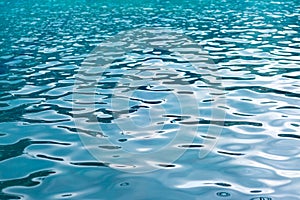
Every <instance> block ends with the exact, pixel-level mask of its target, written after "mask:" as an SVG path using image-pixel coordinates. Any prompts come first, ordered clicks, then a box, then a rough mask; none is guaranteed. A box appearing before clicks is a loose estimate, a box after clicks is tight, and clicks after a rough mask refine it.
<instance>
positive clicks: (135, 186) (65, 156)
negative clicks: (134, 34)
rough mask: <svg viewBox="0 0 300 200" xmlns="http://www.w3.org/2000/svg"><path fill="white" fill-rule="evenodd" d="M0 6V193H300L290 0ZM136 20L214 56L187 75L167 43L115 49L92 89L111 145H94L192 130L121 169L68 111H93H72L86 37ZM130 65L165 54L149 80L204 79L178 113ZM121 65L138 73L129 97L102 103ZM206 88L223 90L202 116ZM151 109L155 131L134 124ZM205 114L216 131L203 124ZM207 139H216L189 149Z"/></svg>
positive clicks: (134, 142) (297, 49)
mask: <svg viewBox="0 0 300 200" xmlns="http://www.w3.org/2000/svg"><path fill="white" fill-rule="evenodd" d="M0 19H1V20H0V27H1V28H0V199H3V200H4V199H45V200H46V199H51V200H52V199H103V200H111V199H164V200H167V199H170V200H171V199H172V200H174V199H191V200H192V199H197V200H198V199H201V200H202V199H205V200H206V199H220V200H221V199H224V200H225V199H233V200H240V199H246V200H250V199H252V200H258V199H265V200H266V199H268V200H270V199H284V200H296V199H300V190H299V185H300V168H299V166H300V129H299V127H300V104H299V102H300V101H299V100H300V24H299V19H300V2H299V1H298V0H286V1H284V0H270V1H269V0H268V1H267V0H235V1H233V0H222V1H221V0H220V1H219V0H199V1H196V0H190V1H177V0H170V1H163V0H152V1H150V0H145V1H140V2H139V1H137V0H128V1H118V0H107V1H100V0H72V1H70V0H44V1H37V0H20V1H17V0H0ZM146 27H148V28H155V27H156V28H166V29H171V30H175V31H178V32H180V33H182V34H183V35H186V36H187V37H189V38H191V39H193V40H194V41H195V42H197V43H199V44H200V45H201V46H202V48H203V51H205V52H206V53H207V54H208V55H209V57H210V59H211V60H212V61H213V63H214V64H215V65H214V67H213V68H210V67H208V68H204V69H203V74H199V73H198V74H197V73H192V72H190V73H189V72H188V70H186V71H185V70H184V69H188V67H189V66H188V63H186V62H182V61H180V60H178V59H172V56H173V55H172V53H171V52H167V51H162V50H155V49H148V50H147V49H145V50H143V49H142V50H141V51H137V52H133V54H132V55H127V57H126V58H120V57H117V56H116V61H115V63H113V64H112V65H111V66H110V68H109V69H108V70H107V72H106V75H105V76H104V80H102V81H103V82H102V83H99V85H98V87H97V88H98V89H97V91H96V93H95V94H96V95H99V99H98V101H97V103H96V109H98V110H96V111H97V112H96V113H97V116H98V118H97V119H98V123H99V124H101V125H102V129H103V130H105V133H106V137H108V138H109V139H110V140H111V141H112V143H113V144H115V146H100V148H101V149H103V151H114V149H118V148H120V149H125V150H126V151H129V152H135V153H140V151H142V152H144V151H146V152H147V151H155V150H158V149H159V148H161V146H164V145H168V144H169V141H170V140H172V138H173V137H174V130H177V129H178V127H180V126H184V125H192V126H196V127H197V128H198V133H197V136H196V137H195V139H194V141H193V142H192V143H189V144H186V143H183V144H182V145H181V146H180V147H178V148H184V149H186V151H185V153H184V154H183V155H182V156H180V157H179V158H178V159H177V160H175V161H174V162H172V163H155V164H154V166H155V168H157V169H158V170H154V171H151V172H147V173H131V172H124V171H122V170H118V166H117V167H115V168H113V167H111V166H110V163H107V162H105V160H103V161H102V160H99V159H97V158H95V156H93V155H92V154H90V152H89V151H88V150H87V148H86V146H85V145H84V144H83V142H82V138H81V136H83V137H90V138H93V137H94V138H96V137H101V136H103V135H102V134H103V133H102V132H99V131H98V132H97V131H95V130H88V129H80V128H78V126H76V124H75V122H74V114H78V112H85V113H88V112H91V113H93V112H94V110H92V111H90V110H88V109H86V110H81V109H78V110H74V107H73V106H74V105H75V104H80V105H84V106H85V107H87V108H90V107H89V101H88V99H82V100H80V101H74V98H73V91H74V84H75V80H76V79H77V80H80V78H82V79H84V76H83V77H81V76H78V73H80V70H81V69H82V68H81V67H82V66H83V64H82V63H83V61H84V60H85V59H86V58H87V57H89V56H90V53H91V52H92V51H93V49H94V48H95V47H97V46H98V45H99V44H101V43H102V42H104V41H105V40H107V39H109V38H112V37H114V36H115V35H116V34H118V33H120V32H121V31H130V30H132V29H139V28H146ZM125 39H126V38H125ZM186 50H187V51H189V49H186ZM112 55H113V54H112ZM141 65H146V66H161V65H164V66H170V68H171V67H172V69H173V71H172V70H170V71H164V72H161V73H160V74H156V75H157V76H159V77H160V78H159V79H156V80H162V79H163V80H164V81H167V82H163V83H164V84H166V85H167V84H170V81H171V82H172V81H173V82H172V83H175V82H176V83H177V84H179V85H180V84H185V85H187V86H190V87H191V88H197V89H198V90H199V92H202V95H200V96H199V97H197V99H198V100H199V102H198V103H199V108H195V109H199V113H200V117H198V118H195V119H193V120H191V121H189V119H186V118H185V116H181V115H180V110H178V107H176V106H173V105H174V104H176V103H178V101H177V100H176V97H174V94H169V93H168V92H169V91H168V90H167V86H164V87H162V85H160V87H159V84H158V85H143V81H144V79H145V77H148V78H149V77H152V74H151V73H150V72H148V71H144V72H143V73H140V74H139V73H137V74H138V75H136V74H134V75H132V74H126V71H127V70H128V69H131V70H133V69H132V66H136V67H137V68H135V69H136V70H138V67H139V66H141ZM175 72H177V73H178V74H180V76H179V75H176V74H175V75H174V73H175ZM130 73H131V72H130ZM147 73H150V74H147ZM120 74H121V75H120ZM124 74H125V75H126V80H128V81H129V83H130V84H135V92H133V93H132V96H131V97H128V98H131V99H130V100H131V101H130V104H129V105H130V109H129V110H127V111H124V110H123V109H124V108H123V107H122V106H123V103H122V98H121V99H117V100H118V102H119V103H118V104H117V105H118V106H120V108H119V109H116V110H112V109H109V108H108V107H107V105H108V102H110V100H112V98H114V96H112V93H113V91H114V89H115V88H117V86H116V85H117V81H116V79H117V78H120V77H123V78H124ZM161 77H163V78H161ZM212 79H213V80H219V81H220V83H219V84H217V85H216V84H213V83H212V82H211V81H210V80H212ZM105 81H107V82H105ZM168 81H169V82H168ZM202 88H206V89H203V91H202ZM123 89H124V88H123ZM207 89H212V90H207ZM214 90H220V91H222V92H221V93H222V95H225V96H226V105H224V106H221V107H219V109H221V110H222V111H224V112H226V117H225V118H222V119H212V118H211V108H212V102H213V101H214V98H213V97H212V96H213V95H212V94H210V93H209V91H214ZM149 91H152V93H151V92H149ZM220 91H219V92H220ZM184 92H186V93H187V94H189V93H188V92H189V91H184ZM172 95H173V96H172ZM100 96H101V97H100ZM97 98H98V96H97ZM187 105H188V103H187ZM160 106H163V108H164V109H166V110H167V113H160V111H161V107H160ZM123 111H124V112H123ZM79 114H80V113H79ZM95 115H96V114H95ZM149 115H151V116H152V115H153V116H154V117H153V119H152V120H150V119H149V118H147V117H145V116H149ZM128 116H129V117H130V118H132V119H133V120H134V121H135V125H137V127H139V129H130V127H129V128H128V130H125V132H120V130H118V129H116V127H114V126H113V124H114V123H115V122H118V123H123V124H124V126H125V125H126V122H127V121H126V119H128V118H129V117H128ZM156 117H157V118H156ZM161 118H162V119H164V121H163V122H162V123H159V120H160V119H161ZM82 119H83V121H85V122H86V123H92V122H90V121H89V120H88V119H85V118H84V117H83V118H82ZM122 120H125V121H122ZM156 120H157V121H156ZM185 120H187V122H186V121H185ZM153 122H157V123H156V125H157V126H158V128H157V129H159V130H161V131H157V132H155V134H154V135H151V134H152V133H149V132H150V131H148V132H147V131H146V130H145V127H148V126H149V125H150V124H151V123H153ZM161 124H164V126H160V125H161ZM212 124H213V125H214V126H218V127H221V128H222V132H221V135H220V136H218V137H217V138H216V137H213V136H211V137H209V133H208V135H206V136H205V137H204V136H203V134H204V133H207V129H208V127H209V126H210V125H212ZM155 130H156V129H155ZM126 131H127V132H126ZM107 133H108V134H107ZM147 134H150V136H149V135H147ZM186 134H187V135H188V134H189V133H186ZM205 140H217V143H216V145H215V146H214V148H213V149H212V151H211V152H210V153H209V154H208V155H207V156H205V157H204V158H201V159H200V158H199V156H198V155H199V151H201V149H202V148H205V145H204V143H205ZM176 148H177V147H176ZM144 153H145V152H144ZM145 155H147V153H145ZM113 156H115V157H116V160H117V159H118V157H117V156H118V155H113ZM119 159H121V158H119ZM145 159H147V156H145ZM149 162H151V160H149ZM120 168H121V166H120Z"/></svg>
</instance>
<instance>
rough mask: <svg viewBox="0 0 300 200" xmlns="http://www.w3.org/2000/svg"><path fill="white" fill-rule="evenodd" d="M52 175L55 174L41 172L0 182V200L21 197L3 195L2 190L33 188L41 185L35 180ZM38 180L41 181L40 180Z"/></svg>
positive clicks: (45, 171)
mask: <svg viewBox="0 0 300 200" xmlns="http://www.w3.org/2000/svg"><path fill="white" fill-rule="evenodd" d="M54 173H55V172H54V171H50V170H43V171H38V172H34V173H32V174H30V175H28V176H26V177H24V178H19V179H12V180H5V181H0V199H1V200H6V199H21V197H20V196H18V195H14V194H7V193H4V192H3V189H5V188H8V187H14V186H24V187H33V186H36V185H39V184H40V183H41V181H37V179H36V178H39V177H46V176H49V175H50V174H54ZM33 179H34V180H33ZM40 180H42V178H41V179H40Z"/></svg>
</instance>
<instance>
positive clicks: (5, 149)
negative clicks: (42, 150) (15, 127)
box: [0, 138, 70, 162]
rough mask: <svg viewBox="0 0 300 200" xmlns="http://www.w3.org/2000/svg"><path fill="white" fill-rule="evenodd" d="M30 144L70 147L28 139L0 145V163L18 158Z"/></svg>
mask: <svg viewBox="0 0 300 200" xmlns="http://www.w3.org/2000/svg"><path fill="white" fill-rule="evenodd" d="M32 144H57V145H70V144H69V143H61V142H53V141H32V140H31V139H29V138H25V139H22V140H19V141H18V142H16V143H14V144H8V145H0V153H1V154H0V162H2V161H4V160H7V159H10V158H14V157H18V156H20V155H22V154H23V153H24V150H25V149H26V148H27V147H28V146H30V145H32Z"/></svg>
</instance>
